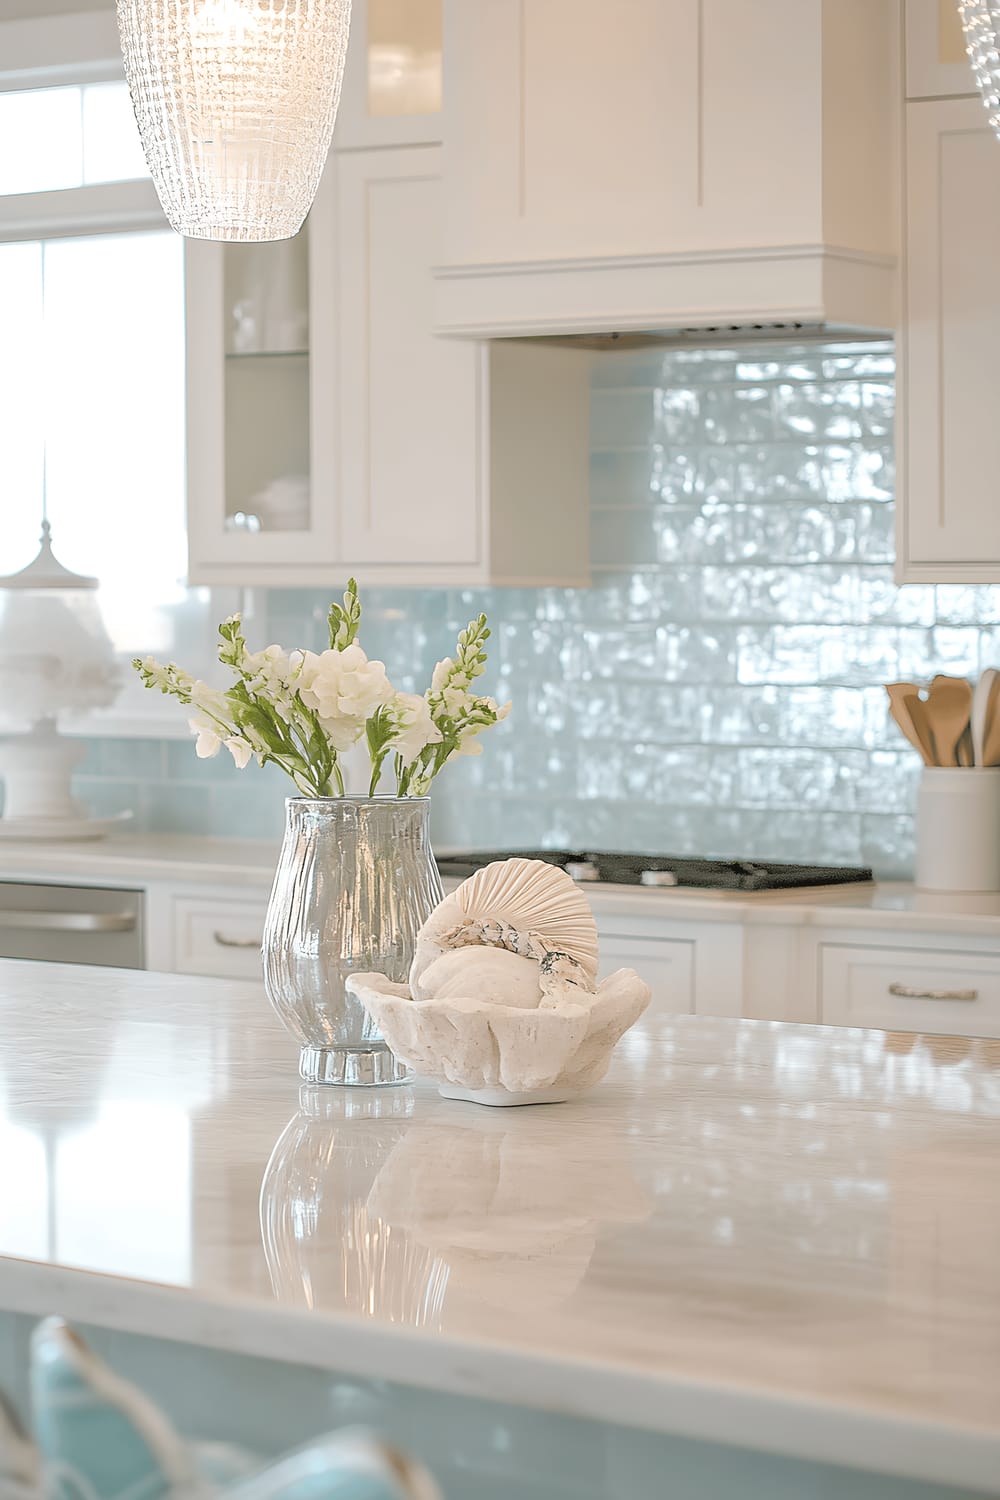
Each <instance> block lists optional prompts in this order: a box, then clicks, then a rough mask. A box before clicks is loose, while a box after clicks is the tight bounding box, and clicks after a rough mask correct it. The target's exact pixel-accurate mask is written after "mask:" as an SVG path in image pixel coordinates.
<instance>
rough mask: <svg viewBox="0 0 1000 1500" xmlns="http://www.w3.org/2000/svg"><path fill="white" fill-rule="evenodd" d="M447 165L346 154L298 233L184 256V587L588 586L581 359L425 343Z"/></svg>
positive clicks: (196, 245) (385, 154)
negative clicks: (352, 582)
mask: <svg viewBox="0 0 1000 1500" xmlns="http://www.w3.org/2000/svg"><path fill="white" fill-rule="evenodd" d="M440 156H441V151H440V147H436V146H413V145H411V146H407V147H406V148H399V149H394V148H380V149H377V150H357V151H342V152H334V153H333V155H332V156H331V159H330V162H329V163H328V166H327V171H326V174H325V176H324V180H323V184H322V186H321V188H320V192H319V195H318V197H317V199H316V203H315V205H314V207H313V209H312V212H311V213H310V215H309V219H308V221H307V224H306V227H305V229H304V230H303V231H302V234H301V235H299V236H297V237H296V239H294V240H288V241H284V242H280V243H278V244H274V245H265V246H259V247H258V246H247V245H227V246H223V245H218V244H209V243H207V242H205V241H196V240H189V241H188V242H187V298H188V470H189V476H188V502H189V527H188V531H189V538H190V560H189V561H190V568H189V577H190V580H191V582H192V583H218V584H222V583H230V584H260V585H276V586H295V585H305V586H313V585H315V586H323V587H325V586H331V587H332V586H335V585H339V584H341V583H342V582H343V580H344V579H345V578H346V577H347V576H348V574H351V573H356V574H357V576H358V579H359V581H360V582H361V583H362V584H366V583H367V584H378V583H400V584H413V585H418V584H419V585H430V584H448V583H456V584H459V585H461V586H472V585H475V584H477V583H481V584H488V583H497V584H521V583H530V584H582V583H586V582H587V581H588V579H589V544H588V526H587V517H588V440H587V439H588V423H589V363H590V356H589V355H587V354H586V353H584V352H582V351H579V350H575V349H574V350H567V349H554V348H548V347H545V346H539V345H536V344H506V345H505V344H499V345H495V346H487V345H484V344H479V343H470V342H468V341H464V340H449V339H442V338H438V337H436V336H435V334H434V332H433V328H432V322H433V311H432V304H433V283H432V276H431V267H432V265H433V264H434V262H435V261H436V260H437V259H438V256H439V251H440V220H441V202H440V200H441V181H440V172H441V162H440Z"/></svg>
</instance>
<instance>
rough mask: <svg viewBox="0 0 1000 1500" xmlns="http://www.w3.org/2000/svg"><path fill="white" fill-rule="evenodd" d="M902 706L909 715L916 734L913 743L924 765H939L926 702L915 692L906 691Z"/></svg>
mask: <svg viewBox="0 0 1000 1500" xmlns="http://www.w3.org/2000/svg"><path fill="white" fill-rule="evenodd" d="M903 707H904V708H905V710H906V712H907V713H908V714H909V716H910V723H911V724H912V725H913V731H914V733H915V735H916V736H917V738H916V741H915V743H916V746H917V749H918V750H919V751H920V753H921V755H922V756H923V758H924V765H925V766H939V765H940V764H941V762H940V761H939V760H938V758H937V746H936V745H935V743H934V731H933V729H932V727H931V721H930V719H929V718H928V716H927V704H926V703H925V702H924V700H923V698H919V697H918V696H917V694H916V693H907V694H906V695H905V697H904V698H903Z"/></svg>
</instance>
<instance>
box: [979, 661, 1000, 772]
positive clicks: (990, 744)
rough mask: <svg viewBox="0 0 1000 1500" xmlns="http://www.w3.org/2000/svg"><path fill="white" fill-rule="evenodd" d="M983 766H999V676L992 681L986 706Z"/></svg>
mask: <svg viewBox="0 0 1000 1500" xmlns="http://www.w3.org/2000/svg"><path fill="white" fill-rule="evenodd" d="M983 765H984V766H1000V676H998V677H997V678H996V679H994V682H993V686H992V688H991V689H990V698H989V702H988V703H987V705H986V731H985V734H984V736H983Z"/></svg>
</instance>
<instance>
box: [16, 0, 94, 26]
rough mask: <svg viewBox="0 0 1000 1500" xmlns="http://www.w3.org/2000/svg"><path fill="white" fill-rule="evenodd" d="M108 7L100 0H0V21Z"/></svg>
mask: <svg viewBox="0 0 1000 1500" xmlns="http://www.w3.org/2000/svg"><path fill="white" fill-rule="evenodd" d="M109 8H110V7H109V6H108V5H107V4H102V3H101V0H0V21H20V20H28V19H30V20H36V19H38V17H40V16H47V15H49V16H55V15H65V14H66V12H67V11H71V10H73V11H81V10H107V9H109Z"/></svg>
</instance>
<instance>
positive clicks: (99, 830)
mask: <svg viewBox="0 0 1000 1500" xmlns="http://www.w3.org/2000/svg"><path fill="white" fill-rule="evenodd" d="M84 754H85V750H84V747H83V745H81V744H80V743H79V741H78V740H70V739H65V738H64V737H63V736H62V735H61V734H60V733H59V731H58V729H57V728H56V723H55V720H54V719H41V720H39V722H38V723H37V724H36V725H35V726H34V728H33V729H31V730H29V731H28V733H27V734H19V735H12V736H11V737H10V738H9V739H4V740H0V777H2V778H3V783H4V811H3V817H2V818H0V839H95V838H103V837H104V835H105V834H106V833H108V832H109V830H110V829H111V828H114V827H116V826H117V825H118V824H119V823H121V822H122V821H124V820H127V818H128V816H129V815H128V814H125V818H124V819H123V818H121V817H119V818H89V817H88V816H87V813H86V809H85V808H84V807H82V806H81V804H80V803H79V802H78V801H77V800H76V798H75V797H74V796H73V793H72V789H71V784H70V782H71V777H72V775H73V771H74V770H75V768H76V767H77V766H78V765H79V764H80V762H81V761H82V760H83V757H84Z"/></svg>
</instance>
